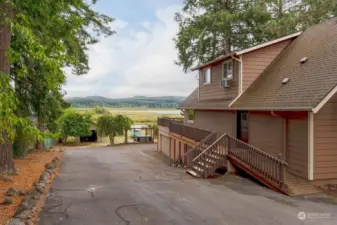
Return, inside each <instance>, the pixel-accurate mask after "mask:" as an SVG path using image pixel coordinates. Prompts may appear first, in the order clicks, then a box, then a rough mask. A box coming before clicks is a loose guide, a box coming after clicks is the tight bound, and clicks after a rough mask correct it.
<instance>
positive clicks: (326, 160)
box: [314, 95, 337, 180]
mask: <svg viewBox="0 0 337 225" xmlns="http://www.w3.org/2000/svg"><path fill="white" fill-rule="evenodd" d="M314 147H315V154H314V179H315V180H316V179H336V178H337V95H334V96H333V97H332V98H331V99H330V100H329V101H328V102H327V103H326V104H325V106H324V107H323V108H322V109H321V110H320V111H319V112H318V113H317V114H315V116H314Z"/></svg>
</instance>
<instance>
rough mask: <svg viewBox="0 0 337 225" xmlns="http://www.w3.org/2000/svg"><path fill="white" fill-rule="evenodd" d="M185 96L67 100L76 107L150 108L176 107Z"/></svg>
mask: <svg viewBox="0 0 337 225" xmlns="http://www.w3.org/2000/svg"><path fill="white" fill-rule="evenodd" d="M184 98H185V97H182V96H163V97H146V96H135V97H131V98H106V97H102V96H88V97H73V98H67V99H66V101H67V102H68V103H70V104H71V106H72V107H75V108H92V107H95V106H104V107H119V108H121V107H149V108H176V107H177V106H178V105H179V104H180V103H181V102H182V101H183V100H184Z"/></svg>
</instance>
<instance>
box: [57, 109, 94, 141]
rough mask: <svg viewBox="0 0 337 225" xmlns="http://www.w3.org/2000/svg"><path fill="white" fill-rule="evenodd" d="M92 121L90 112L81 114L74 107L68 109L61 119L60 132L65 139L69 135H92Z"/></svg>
mask: <svg viewBox="0 0 337 225" xmlns="http://www.w3.org/2000/svg"><path fill="white" fill-rule="evenodd" d="M91 123H92V119H91V115H90V114H81V113H78V112H76V111H75V110H73V109H68V110H66V111H65V112H64V114H63V115H62V116H61V118H60V120H59V128H60V134H61V136H62V137H63V138H64V139H65V141H66V140H67V138H68V137H69V136H72V137H80V136H88V135H90V125H91Z"/></svg>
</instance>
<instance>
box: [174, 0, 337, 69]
mask: <svg viewBox="0 0 337 225" xmlns="http://www.w3.org/2000/svg"><path fill="white" fill-rule="evenodd" d="M336 5H337V3H336V1H335V0H324V1H321V0H185V2H184V7H183V9H182V11H181V12H178V13H177V14H176V16H175V20H176V21H177V22H178V23H179V31H178V33H177V35H176V38H175V44H176V48H177V49H178V61H177V64H178V65H181V66H182V67H183V70H184V71H187V70H188V69H190V68H191V67H193V66H195V65H197V64H201V63H205V62H207V61H209V60H211V59H214V58H215V57H217V56H219V55H222V54H226V53H228V52H230V51H233V50H237V49H243V48H247V47H251V46H253V45H257V44H260V43H262V42H266V41H268V40H272V39H275V38H278V37H282V36H285V35H288V34H291V33H294V32H297V31H299V30H303V29H305V28H306V27H308V26H311V25H314V24H317V23H319V22H322V21H323V20H325V19H328V18H330V17H333V16H336V15H337V10H336V8H337V6H336Z"/></svg>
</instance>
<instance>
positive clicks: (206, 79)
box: [204, 67, 211, 84]
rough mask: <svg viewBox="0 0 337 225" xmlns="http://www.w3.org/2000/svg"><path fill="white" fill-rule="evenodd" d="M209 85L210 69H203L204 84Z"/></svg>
mask: <svg viewBox="0 0 337 225" xmlns="http://www.w3.org/2000/svg"><path fill="white" fill-rule="evenodd" d="M210 83H211V67H208V68H206V69H204V84H210Z"/></svg>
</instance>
